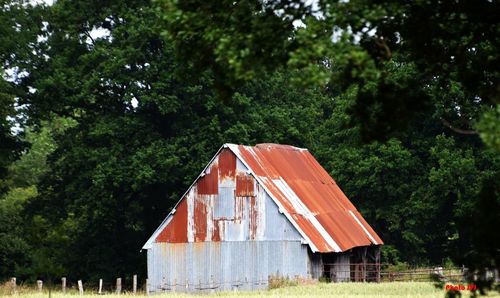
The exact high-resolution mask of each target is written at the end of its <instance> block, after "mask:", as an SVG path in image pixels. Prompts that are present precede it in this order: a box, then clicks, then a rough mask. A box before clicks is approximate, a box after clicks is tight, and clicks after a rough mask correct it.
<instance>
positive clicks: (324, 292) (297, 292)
mask: <svg viewBox="0 0 500 298" xmlns="http://www.w3.org/2000/svg"><path fill="white" fill-rule="evenodd" d="M461 293H462V297H469V296H470V293H469V292H468V291H462V292H461ZM9 296H10V295H8V296H6V297H9ZM51 296H52V297H54V298H61V297H73V298H76V297H80V296H79V294H78V292H77V291H71V292H70V293H67V294H63V293H61V292H52V295H51ZM102 296H103V295H97V294H95V293H92V292H90V291H88V292H85V293H84V296H83V297H84V298H85V297H102ZM123 296H127V297H142V298H144V297H151V296H152V297H183V298H186V297H341V298H342V297H343V298H351V297H352V298H354V297H356V298H361V297H417V298H418V297H422V298H423V297H425V298H427V297H429V298H430V297H440V298H443V297H444V296H445V290H444V289H437V288H435V287H434V285H433V284H432V283H428V282H392V283H378V284H376V283H318V284H314V285H300V286H290V287H285V288H279V289H273V290H266V291H253V292H220V293H212V294H182V293H165V294H155V295H151V296H145V294H144V292H140V293H138V294H137V295H136V296H132V294H131V293H124V294H121V295H117V294H106V295H104V297H106V298H118V297H121V298H123ZM10 297H18V298H39V297H40V298H41V297H48V292H47V291H44V293H37V292H34V291H25V290H24V291H20V292H19V293H18V294H17V295H15V296H10ZM488 297H500V295H499V294H498V293H496V292H490V293H489V295H488Z"/></svg>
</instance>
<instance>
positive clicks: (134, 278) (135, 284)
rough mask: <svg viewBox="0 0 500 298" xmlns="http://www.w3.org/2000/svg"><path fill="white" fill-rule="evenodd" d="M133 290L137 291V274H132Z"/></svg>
mask: <svg viewBox="0 0 500 298" xmlns="http://www.w3.org/2000/svg"><path fill="white" fill-rule="evenodd" d="M132 292H133V293H134V295H135V293H136V292H137V274H134V276H132Z"/></svg>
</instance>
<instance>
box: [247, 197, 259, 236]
mask: <svg viewBox="0 0 500 298" xmlns="http://www.w3.org/2000/svg"><path fill="white" fill-rule="evenodd" d="M247 202H248V213H249V214H248V217H249V221H248V224H249V231H250V239H251V240H255V239H256V238H257V226H258V216H259V210H258V208H257V198H256V197H247Z"/></svg>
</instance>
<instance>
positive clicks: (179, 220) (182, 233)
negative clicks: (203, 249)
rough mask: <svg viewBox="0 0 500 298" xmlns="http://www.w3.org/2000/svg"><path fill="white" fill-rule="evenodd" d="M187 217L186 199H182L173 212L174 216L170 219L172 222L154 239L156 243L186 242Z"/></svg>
mask: <svg viewBox="0 0 500 298" xmlns="http://www.w3.org/2000/svg"><path fill="white" fill-rule="evenodd" d="M187 217H188V212H187V203H186V199H185V198H183V199H182V201H181V202H180V204H179V205H178V206H177V210H176V212H175V216H174V217H173V218H172V221H170V223H169V224H168V225H167V227H166V228H165V229H164V230H163V231H161V233H160V234H159V235H158V237H156V242H172V243H181V242H187V241H188V238H187V225H188V224H187V222H188V220H187Z"/></svg>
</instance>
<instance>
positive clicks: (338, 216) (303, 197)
mask: <svg viewBox="0 0 500 298" xmlns="http://www.w3.org/2000/svg"><path fill="white" fill-rule="evenodd" d="M227 146H228V147H229V148H230V149H231V151H233V152H234V154H235V155H236V156H237V157H238V158H239V159H240V160H241V161H242V162H243V163H244V164H245V165H246V166H247V168H249V170H250V171H251V172H252V174H253V175H254V176H255V178H256V179H257V180H258V181H259V182H260V184H262V185H263V187H264V188H265V189H266V190H267V192H268V194H269V195H270V196H271V197H272V198H273V199H274V200H275V202H276V204H278V206H279V208H280V211H282V212H283V213H284V214H285V216H287V218H288V219H289V220H290V221H291V222H292V224H294V226H295V227H296V228H297V230H299V232H300V233H301V234H302V236H303V237H304V238H305V239H306V241H307V242H308V244H309V245H310V246H311V249H312V250H313V251H318V252H342V251H346V250H349V249H351V248H353V247H356V246H366V245H370V244H375V245H378V244H383V242H382V240H381V239H380V237H379V236H378V235H377V233H375V231H374V230H373V229H372V228H371V227H370V225H369V224H368V223H367V222H366V221H365V220H364V219H363V217H362V216H361V214H360V213H359V212H358V210H357V209H356V207H354V205H353V204H352V203H351V202H350V201H349V199H348V198H347V197H346V196H345V194H344V193H343V192H342V190H341V189H340V188H339V187H338V185H337V184H336V183H335V181H334V180H333V178H332V177H330V175H329V174H328V173H327V172H326V171H325V169H323V167H322V166H321V165H320V164H319V163H318V161H316V159H315V158H314V157H313V156H312V155H311V153H310V152H309V151H308V150H307V149H302V148H297V147H293V146H287V145H278V144H258V145H256V146H254V147H251V146H243V145H233V144H228V145H227Z"/></svg>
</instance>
